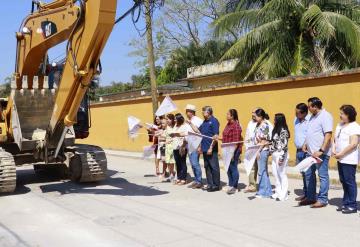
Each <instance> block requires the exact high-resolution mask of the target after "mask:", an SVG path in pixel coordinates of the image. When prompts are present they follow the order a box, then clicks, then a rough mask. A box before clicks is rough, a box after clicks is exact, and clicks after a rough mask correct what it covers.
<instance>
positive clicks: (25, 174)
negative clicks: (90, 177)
mask: <svg viewBox="0 0 360 247" xmlns="http://www.w3.org/2000/svg"><path fill="white" fill-rule="evenodd" d="M122 173H124V172H118V171H115V170H108V178H107V179H106V180H104V181H101V182H95V183H81V184H80V183H75V182H71V181H69V180H68V179H64V178H63V177H62V176H59V175H58V174H56V173H54V172H52V171H43V172H38V173H35V171H34V170H33V169H31V168H30V169H22V170H18V171H17V185H16V190H15V193H12V194H9V195H19V194H26V193H29V192H30V191H31V188H30V186H29V185H31V184H44V185H40V186H39V187H40V189H41V191H42V192H43V193H49V192H59V193H60V194H62V195H65V194H71V193H83V194H103V195H121V196H158V195H163V194H167V193H169V192H168V191H160V190H158V189H156V188H154V187H153V186H143V185H138V184H134V183H131V182H129V181H127V180H126V179H124V178H121V177H113V176H115V175H119V174H122ZM104 187H106V188H104Z"/></svg>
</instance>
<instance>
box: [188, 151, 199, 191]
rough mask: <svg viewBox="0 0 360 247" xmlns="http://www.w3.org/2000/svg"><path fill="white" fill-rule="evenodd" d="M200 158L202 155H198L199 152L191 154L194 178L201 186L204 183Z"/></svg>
mask: <svg viewBox="0 0 360 247" xmlns="http://www.w3.org/2000/svg"><path fill="white" fill-rule="evenodd" d="M199 157H200V155H199V154H198V152H197V151H194V152H192V153H191V154H189V159H190V163H191V168H192V170H193V172H194V178H195V179H194V181H195V182H196V183H199V184H201V183H202V174H201V166H200V162H199Z"/></svg>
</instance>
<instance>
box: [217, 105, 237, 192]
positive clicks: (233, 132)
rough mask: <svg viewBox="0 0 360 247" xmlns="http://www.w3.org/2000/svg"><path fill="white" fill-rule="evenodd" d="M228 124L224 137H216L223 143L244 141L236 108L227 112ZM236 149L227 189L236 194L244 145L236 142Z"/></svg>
mask: <svg viewBox="0 0 360 247" xmlns="http://www.w3.org/2000/svg"><path fill="white" fill-rule="evenodd" d="M226 120H227V122H228V123H227V125H226V127H225V129H224V131H223V133H222V138H216V139H217V140H221V141H222V142H223V144H226V143H233V142H240V141H242V137H241V132H242V129H241V126H240V124H239V117H238V113H237V111H236V110H235V109H230V110H229V111H228V112H227V114H226ZM235 146H236V149H235V152H234V156H233V158H232V160H231V162H230V166H229V169H228V171H227V175H228V179H229V189H228V190H227V191H226V193H227V194H228V195H232V194H235V193H236V191H237V189H238V183H239V170H238V163H239V158H240V154H241V148H242V145H241V144H240V143H238V144H235Z"/></svg>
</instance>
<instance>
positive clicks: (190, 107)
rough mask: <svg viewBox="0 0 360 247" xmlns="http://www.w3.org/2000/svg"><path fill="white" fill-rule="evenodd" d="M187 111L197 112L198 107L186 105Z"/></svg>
mask: <svg viewBox="0 0 360 247" xmlns="http://www.w3.org/2000/svg"><path fill="white" fill-rule="evenodd" d="M185 110H189V111H196V107H195V106H194V105H190V104H188V105H186V107H185Z"/></svg>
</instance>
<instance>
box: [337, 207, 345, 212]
mask: <svg viewBox="0 0 360 247" xmlns="http://www.w3.org/2000/svg"><path fill="white" fill-rule="evenodd" d="M344 209H345V207H344V206H341V207H338V208H337V209H336V211H338V212H342V211H343V210H344Z"/></svg>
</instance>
